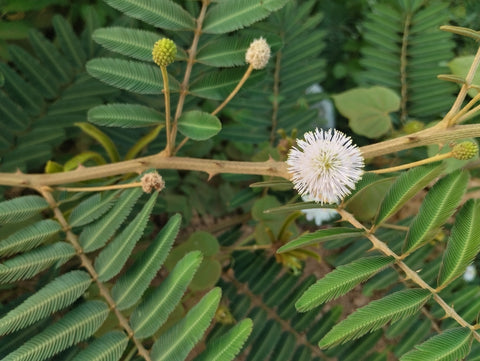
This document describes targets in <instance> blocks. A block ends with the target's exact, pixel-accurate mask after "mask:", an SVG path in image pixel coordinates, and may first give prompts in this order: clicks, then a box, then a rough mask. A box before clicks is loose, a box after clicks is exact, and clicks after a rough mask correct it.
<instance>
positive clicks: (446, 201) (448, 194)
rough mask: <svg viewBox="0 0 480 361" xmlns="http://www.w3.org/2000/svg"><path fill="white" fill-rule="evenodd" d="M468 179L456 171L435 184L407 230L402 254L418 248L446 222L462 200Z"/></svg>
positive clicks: (461, 172) (464, 173)
mask: <svg viewBox="0 0 480 361" xmlns="http://www.w3.org/2000/svg"><path fill="white" fill-rule="evenodd" d="M468 179H469V175H468V172H467V171H457V172H454V173H451V174H450V175H448V176H446V177H444V178H442V179H441V180H439V181H438V182H437V183H435V185H434V186H433V187H432V189H430V191H429V192H428V194H427V196H426V197H425V200H424V201H423V202H422V206H421V207H420V210H419V212H418V214H417V216H416V217H415V219H414V220H413V222H412V224H411V226H410V228H409V231H408V233H407V238H406V239H405V247H404V250H403V253H407V252H411V251H412V250H414V249H416V248H418V247H420V246H421V245H422V244H424V242H426V241H428V239H429V238H428V237H429V236H432V232H435V231H437V230H438V228H439V227H440V226H442V225H443V223H445V222H446V221H447V219H448V218H449V217H450V216H451V215H452V214H453V212H454V211H455V209H456V208H457V206H458V204H459V203H460V201H461V200H462V197H463V195H464V194H465V191H466V189H467V183H468Z"/></svg>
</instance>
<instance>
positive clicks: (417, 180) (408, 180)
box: [375, 164, 443, 226]
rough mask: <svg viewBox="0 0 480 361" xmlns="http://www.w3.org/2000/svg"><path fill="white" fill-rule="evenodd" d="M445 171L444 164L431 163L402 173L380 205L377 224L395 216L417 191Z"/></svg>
mask: <svg viewBox="0 0 480 361" xmlns="http://www.w3.org/2000/svg"><path fill="white" fill-rule="evenodd" d="M442 171H443V165H437V164H429V165H426V166H422V167H416V168H413V169H410V170H409V171H408V172H404V173H402V175H400V176H399V177H398V179H397V180H396V181H395V183H393V184H392V186H391V187H390V189H389V191H388V193H387V195H386V196H385V199H384V200H383V202H382V204H381V205H380V210H379V212H378V215H377V218H376V219H375V225H377V226H378V225H380V224H382V223H383V222H384V221H386V220H387V219H388V218H390V217H391V216H393V214H395V213H396V212H397V211H398V210H399V209H400V208H401V207H402V206H403V205H404V204H405V203H406V202H408V201H409V200H410V199H411V198H412V197H413V196H414V195H415V194H417V192H419V191H420V190H421V189H422V188H424V187H425V186H426V185H427V184H428V183H430V182H431V181H432V180H434V179H435V178H436V177H438V176H439V175H440V173H441V172H442Z"/></svg>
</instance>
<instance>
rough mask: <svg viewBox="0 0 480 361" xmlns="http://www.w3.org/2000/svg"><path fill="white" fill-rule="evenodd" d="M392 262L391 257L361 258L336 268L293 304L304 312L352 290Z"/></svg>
mask: <svg viewBox="0 0 480 361" xmlns="http://www.w3.org/2000/svg"><path fill="white" fill-rule="evenodd" d="M393 261H394V258H393V257H384V256H375V257H368V258H362V259H359V260H357V261H354V262H352V263H349V264H346V265H343V266H338V267H337V268H336V269H335V270H333V271H332V272H330V273H328V274H327V275H326V276H325V277H324V278H322V279H320V280H318V281H317V282H316V283H315V284H313V285H311V286H310V287H309V288H308V289H307V290H306V291H305V292H304V293H303V294H302V296H301V297H300V299H299V300H298V301H297V302H296V303H295V307H296V308H297V310H298V311H299V312H306V311H309V310H311V309H312V308H314V307H317V306H319V305H321V304H322V303H325V302H328V301H330V300H333V299H335V298H338V297H340V296H343V295H344V294H345V293H347V292H348V291H350V290H352V289H353V288H354V287H355V286H357V285H358V284H359V283H361V282H364V281H366V280H368V279H369V278H370V277H372V276H373V275H374V274H376V273H377V272H380V271H381V270H383V269H384V268H385V267H387V266H388V265H390V264H392V263H393Z"/></svg>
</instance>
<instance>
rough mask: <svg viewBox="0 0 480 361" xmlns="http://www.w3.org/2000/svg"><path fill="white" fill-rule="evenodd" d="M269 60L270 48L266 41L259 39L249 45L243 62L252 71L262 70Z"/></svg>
mask: <svg viewBox="0 0 480 361" xmlns="http://www.w3.org/2000/svg"><path fill="white" fill-rule="evenodd" d="M269 59H270V47H269V46H268V43H267V41H266V40H265V39H264V38H262V37H260V39H255V40H254V41H252V42H251V43H250V46H249V48H248V50H247V53H246V54H245V61H246V62H247V63H248V64H251V65H252V67H253V69H263V68H265V67H266V66H267V63H268V60H269Z"/></svg>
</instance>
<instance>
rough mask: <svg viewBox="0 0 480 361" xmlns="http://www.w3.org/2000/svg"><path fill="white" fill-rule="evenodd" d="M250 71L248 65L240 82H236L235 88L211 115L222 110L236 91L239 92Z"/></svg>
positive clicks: (250, 66) (250, 67) (250, 68)
mask: <svg viewBox="0 0 480 361" xmlns="http://www.w3.org/2000/svg"><path fill="white" fill-rule="evenodd" d="M252 70H253V66H252V65H251V64H250V65H249V66H248V68H247V70H246V71H245V74H243V77H242V79H240V81H239V82H238V84H237V86H236V87H235V89H233V90H232V92H231V93H230V94H229V95H228V97H227V98H226V99H225V100H224V101H223V103H222V104H220V105H219V106H218V107H217V109H215V110H214V111H213V112H212V115H216V114H217V113H218V112H219V111H220V110H222V109H223V108H224V107H225V105H227V104H228V103H229V102H230V100H232V99H233V97H234V96H235V95H236V94H237V93H238V91H239V90H240V88H241V87H242V86H243V84H245V82H246V81H247V79H248V77H249V76H250V74H252Z"/></svg>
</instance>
